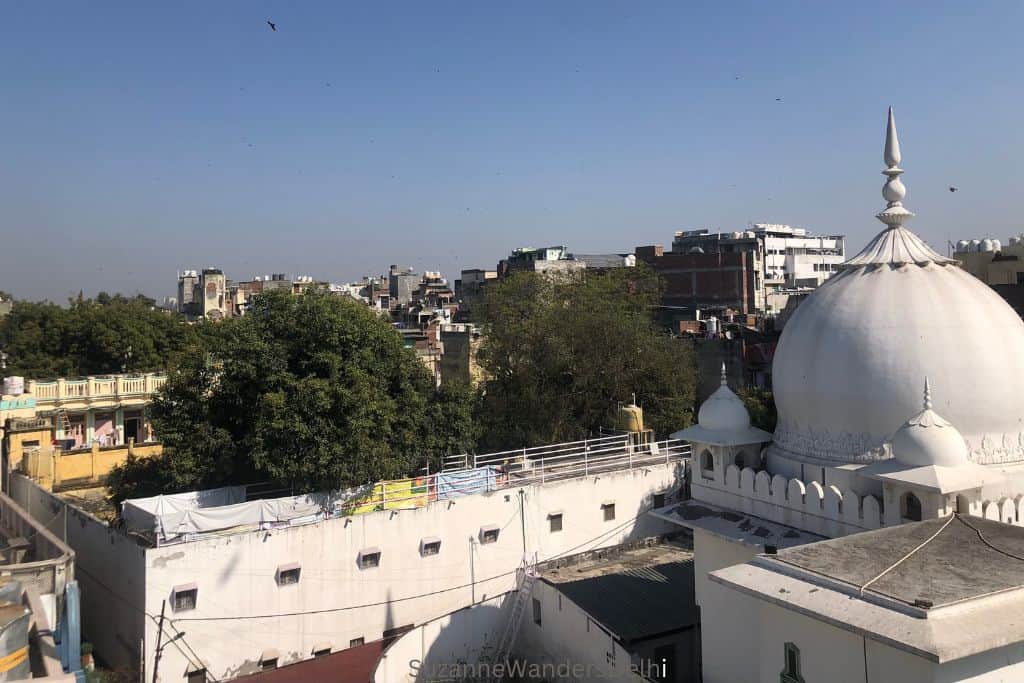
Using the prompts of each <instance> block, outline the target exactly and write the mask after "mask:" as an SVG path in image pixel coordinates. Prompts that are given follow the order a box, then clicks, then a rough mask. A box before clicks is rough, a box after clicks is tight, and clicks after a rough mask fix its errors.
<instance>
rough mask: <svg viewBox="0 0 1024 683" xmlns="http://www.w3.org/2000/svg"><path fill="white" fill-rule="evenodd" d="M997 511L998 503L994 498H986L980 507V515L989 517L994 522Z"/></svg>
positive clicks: (997, 514) (996, 518) (996, 517)
mask: <svg viewBox="0 0 1024 683" xmlns="http://www.w3.org/2000/svg"><path fill="white" fill-rule="evenodd" d="M999 512H1000V510H999V503H998V502H996V501H994V500H987V501H985V503H984V507H983V508H982V512H981V516H982V517H984V518H985V519H991V520H992V521H994V522H998V521H999Z"/></svg>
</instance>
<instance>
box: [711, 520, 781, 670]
mask: <svg viewBox="0 0 1024 683" xmlns="http://www.w3.org/2000/svg"><path fill="white" fill-rule="evenodd" d="M759 552H761V549H760V548H759V547H756V546H751V545H745V544H742V543H738V542H734V541H730V540H727V539H724V538H721V537H719V536H715V535H714V534H711V533H708V532H707V531H703V530H701V529H694V530H693V576H694V579H693V583H694V597H695V598H696V600H697V605H698V606H700V615H701V627H700V628H701V660H702V663H703V677H704V683H718V682H721V683H733V682H734V681H752V680H755V679H753V678H751V676H752V675H753V669H752V655H753V650H752V648H753V646H754V644H755V643H756V642H757V637H756V628H755V625H754V623H752V622H749V621H745V620H743V619H742V618H740V615H742V612H737V611H736V610H737V609H741V606H740V604H739V600H738V599H737V596H738V595H739V594H738V593H736V591H732V590H728V589H726V588H725V587H724V586H721V585H719V584H717V583H714V582H712V581H711V580H710V579H709V578H708V573H709V572H713V571H715V570H716V569H722V568H723V567H731V566H733V565H735V564H743V563H744V562H747V561H748V560H750V559H752V558H753V557H754V556H755V555H757V554H758V553H759ZM776 680H778V677H776Z"/></svg>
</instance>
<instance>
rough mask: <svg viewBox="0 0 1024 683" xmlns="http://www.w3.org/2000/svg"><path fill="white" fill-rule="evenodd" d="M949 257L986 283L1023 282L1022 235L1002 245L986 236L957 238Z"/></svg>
mask: <svg viewBox="0 0 1024 683" xmlns="http://www.w3.org/2000/svg"><path fill="white" fill-rule="evenodd" d="M953 258H955V259H956V260H958V261H960V264H961V265H962V266H963V268H964V270H966V271H967V272H968V273H970V274H971V275H973V276H974V277H976V278H978V279H979V280H981V281H982V282H984V283H985V284H987V285H1020V284H1024V235H1019V236H1016V237H1011V238H1010V239H1009V241H1008V244H1007V245H1005V246H1004V245H1003V244H1002V242H1000V241H999V240H997V239H990V238H987V237H986V238H985V239H980V240H978V239H973V240H960V241H959V242H957V243H956V247H955V251H954V252H953Z"/></svg>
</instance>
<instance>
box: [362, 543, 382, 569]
mask: <svg viewBox="0 0 1024 683" xmlns="http://www.w3.org/2000/svg"><path fill="white" fill-rule="evenodd" d="M379 566H380V550H378V549H377V548H373V549H371V550H364V551H363V552H361V553H359V568H360V569H370V568H372V567H379Z"/></svg>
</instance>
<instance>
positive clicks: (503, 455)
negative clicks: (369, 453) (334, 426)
mask: <svg viewBox="0 0 1024 683" xmlns="http://www.w3.org/2000/svg"><path fill="white" fill-rule="evenodd" d="M646 436H647V435H646V434H645V433H643V432H640V433H636V432H634V433H627V434H622V435H614V436H608V437H601V438H597V439H585V440H583V441H570V442H567V443H560V444H551V445H547V446H536V447H532V448H520V449H516V450H511V451H500V452H497V453H487V454H483V455H468V454H467V455H457V456H449V457H447V458H445V459H444V463H443V465H442V471H441V472H438V473H436V474H431V475H427V476H423V477H413V478H410V479H399V480H394V481H385V482H378V483H376V484H374V485H373V486H372V487H368V488H367V489H364V491H362V492H359V493H356V494H355V495H352V496H350V497H346V498H345V499H343V500H338V501H336V502H335V503H334V507H335V509H337V510H340V511H342V512H343V513H347V514H358V513H362V512H371V511H374V510H401V509H404V508H415V507H424V506H426V505H427V504H428V503H430V502H433V501H436V500H447V499H450V498H457V497H459V496H465V495H471V494H474V493H484V492H486V491H497V490H501V489H505V488H511V487H518V486H526V485H530V484H545V483H550V482H555V481H561V480H564V479H573V478H576V477H585V476H590V475H595V474H603V473H608V472H616V471H619V470H628V469H635V468H637V467H647V466H651V465H658V464H669V463H671V462H673V461H679V460H683V459H685V458H688V457H690V455H691V448H690V445H689V444H688V443H686V442H684V441H679V440H677V439H666V440H664V441H647V439H646V438H645V437H646Z"/></svg>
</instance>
